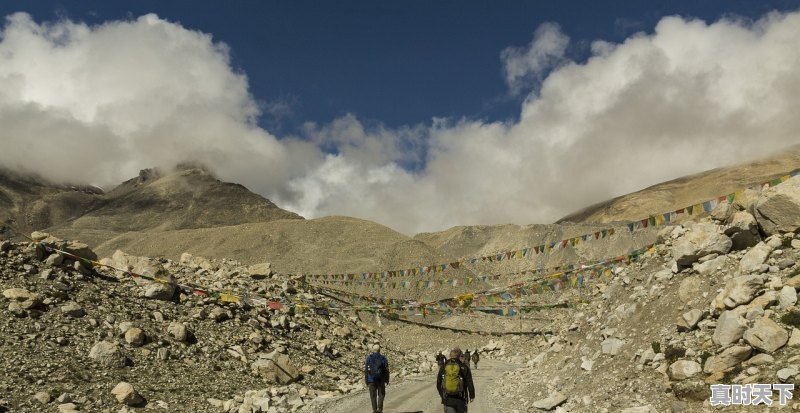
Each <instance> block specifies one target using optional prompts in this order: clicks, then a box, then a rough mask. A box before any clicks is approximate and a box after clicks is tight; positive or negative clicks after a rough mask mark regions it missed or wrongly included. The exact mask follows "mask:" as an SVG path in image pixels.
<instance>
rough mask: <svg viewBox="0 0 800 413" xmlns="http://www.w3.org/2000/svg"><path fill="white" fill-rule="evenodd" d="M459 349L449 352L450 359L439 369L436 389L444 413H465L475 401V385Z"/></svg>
mask: <svg viewBox="0 0 800 413" xmlns="http://www.w3.org/2000/svg"><path fill="white" fill-rule="evenodd" d="M463 356H464V355H463V354H462V353H461V349H459V348H458V347H456V348H454V349H453V350H451V351H450V358H449V359H447V361H446V362H445V363H444V365H443V366H442V367H440V368H439V373H438V374H437V375H436V389H437V390H438V391H439V396H441V398H442V404H443V405H444V413H467V405H468V403H469V402H471V401H473V400H475V385H474V384H473V383H472V373H471V372H470V370H469V367H467V366H466V365H465V364H464V363H463V362H462V361H461V360H462V358H463Z"/></svg>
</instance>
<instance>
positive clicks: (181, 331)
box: [167, 322, 189, 342]
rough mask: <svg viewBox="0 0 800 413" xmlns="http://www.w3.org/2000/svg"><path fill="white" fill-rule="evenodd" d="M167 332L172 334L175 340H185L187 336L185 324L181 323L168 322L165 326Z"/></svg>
mask: <svg viewBox="0 0 800 413" xmlns="http://www.w3.org/2000/svg"><path fill="white" fill-rule="evenodd" d="M167 333H168V334H169V335H171V336H172V338H174V339H175V340H177V341H180V342H185V341H186V339H187V338H188V337H189V332H188V330H186V326H185V325H183V323H175V322H172V323H169V326H168V327H167Z"/></svg>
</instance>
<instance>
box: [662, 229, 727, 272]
mask: <svg viewBox="0 0 800 413" xmlns="http://www.w3.org/2000/svg"><path fill="white" fill-rule="evenodd" d="M732 245H733V243H732V242H731V239H730V238H728V237H727V236H726V235H725V234H723V233H721V231H720V230H719V227H717V226H716V225H714V224H710V223H697V224H695V225H693V226H692V227H691V228H690V231H689V232H687V233H686V234H685V235H683V236H682V237H681V238H679V239H678V240H677V241H675V243H674V244H673V246H672V256H673V257H674V258H675V261H676V262H677V263H678V266H680V267H686V266H690V265H692V263H694V262H695V261H697V260H698V259H699V258H701V257H704V256H706V255H709V254H726V253H727V252H728V251H730V250H731V246H732Z"/></svg>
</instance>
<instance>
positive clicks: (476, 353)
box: [472, 350, 481, 369]
mask: <svg viewBox="0 0 800 413" xmlns="http://www.w3.org/2000/svg"><path fill="white" fill-rule="evenodd" d="M480 358H481V357H480V356H479V355H478V350H475V353H473V354H472V362H473V363H475V368H476V369H477V368H478V360H480Z"/></svg>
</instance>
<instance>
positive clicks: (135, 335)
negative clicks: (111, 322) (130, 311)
mask: <svg viewBox="0 0 800 413" xmlns="http://www.w3.org/2000/svg"><path fill="white" fill-rule="evenodd" d="M145 338H146V337H145V335H144V331H142V329H140V328H136V327H134V328H131V329H129V330H128V331H126V332H125V342H126V343H128V344H130V345H131V346H133V347H139V346H141V345H143V344H144V341H145Z"/></svg>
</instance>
